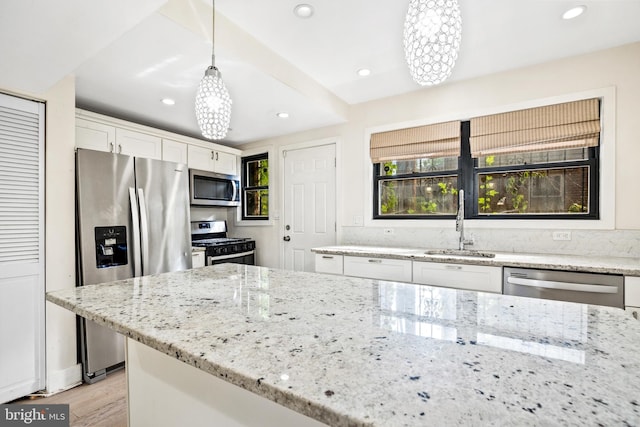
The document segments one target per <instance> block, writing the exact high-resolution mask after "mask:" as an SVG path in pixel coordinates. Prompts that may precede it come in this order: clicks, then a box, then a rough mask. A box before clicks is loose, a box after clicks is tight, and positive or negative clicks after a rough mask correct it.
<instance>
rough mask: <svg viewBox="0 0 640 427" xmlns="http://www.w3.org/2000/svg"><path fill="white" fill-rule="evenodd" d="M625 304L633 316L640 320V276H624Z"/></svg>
mask: <svg viewBox="0 0 640 427" xmlns="http://www.w3.org/2000/svg"><path fill="white" fill-rule="evenodd" d="M624 305H625V309H626V310H627V311H628V312H630V313H631V314H632V315H633V317H635V318H636V319H638V320H640V277H633V276H625V277H624Z"/></svg>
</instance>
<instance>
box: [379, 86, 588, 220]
mask: <svg viewBox="0 0 640 427" xmlns="http://www.w3.org/2000/svg"><path fill="white" fill-rule="evenodd" d="M453 123H456V124H457V125H458V126H459V127H460V133H459V134H460V137H459V144H460V147H459V153H460V154H459V157H432V156H429V157H428V158H416V159H412V160H401V159H397V160H396V159H389V158H386V159H383V161H380V159H379V158H375V157H374V156H373V155H372V160H373V161H374V197H373V199H374V218H377V219H402V218H410V219H416V218H452V217H454V216H455V213H456V211H457V197H456V195H457V193H458V189H459V188H463V189H465V192H466V194H467V195H468V196H470V197H465V216H466V217H467V218H475V219H479V218H503V219H506V218H518V219H598V218H599V193H598V191H599V148H600V147H599V139H600V102H599V100H598V99H588V100H583V101H576V102H569V103H564V104H557V105H551V106H545V107H538V108H532V109H527V110H520V111H515V112H510V113H503V114H497V115H492V116H484V117H479V118H474V119H471V120H470V121H464V122H453ZM432 126H433V125H432ZM374 135H376V134H374ZM374 135H372V152H373V145H374V143H373V140H374ZM409 144H410V145H411V144H413V143H411V142H409Z"/></svg>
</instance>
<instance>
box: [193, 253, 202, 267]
mask: <svg viewBox="0 0 640 427" xmlns="http://www.w3.org/2000/svg"><path fill="white" fill-rule="evenodd" d="M204 256H205V253H204V251H192V252H191V263H192V268H198V267H204V264H205V260H204Z"/></svg>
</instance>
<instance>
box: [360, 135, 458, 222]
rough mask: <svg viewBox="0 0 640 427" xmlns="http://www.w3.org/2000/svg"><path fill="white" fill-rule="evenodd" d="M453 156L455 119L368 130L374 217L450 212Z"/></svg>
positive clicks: (455, 184) (454, 190) (453, 206)
mask: <svg viewBox="0 0 640 427" xmlns="http://www.w3.org/2000/svg"><path fill="white" fill-rule="evenodd" d="M459 155H460V122H448V123H438V124H435V125H429V126H420V127H416V128H410V129H402V130H399V131H392V132H383V133H378V134H373V135H372V136H371V158H372V159H373V160H374V218H394V219H397V218H423V217H435V216H440V217H443V216H444V217H448V216H451V215H455V212H456V209H457V194H458V179H459V178H458V176H459V166H458V157H459Z"/></svg>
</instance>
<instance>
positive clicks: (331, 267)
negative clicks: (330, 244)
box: [316, 254, 343, 274]
mask: <svg viewBox="0 0 640 427" xmlns="http://www.w3.org/2000/svg"><path fill="white" fill-rule="evenodd" d="M342 262H343V256H342V255H329V254H316V273H329V274H342V271H343V270H342Z"/></svg>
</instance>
